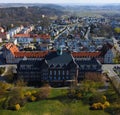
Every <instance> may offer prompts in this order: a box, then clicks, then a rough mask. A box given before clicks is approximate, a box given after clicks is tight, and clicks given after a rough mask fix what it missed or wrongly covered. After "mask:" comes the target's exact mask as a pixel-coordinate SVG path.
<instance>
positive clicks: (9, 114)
mask: <svg viewBox="0 0 120 115" xmlns="http://www.w3.org/2000/svg"><path fill="white" fill-rule="evenodd" d="M103 88H104V84H103V83H102V82H93V81H86V80H85V81H82V82H81V83H80V85H79V86H74V85H71V87H70V88H51V87H50V86H49V85H47V84H46V85H44V86H43V87H41V88H34V87H27V86H26V84H25V83H24V82H23V81H17V82H16V84H9V83H3V82H0V109H1V110H0V114H1V115H16V114H17V115H23V114H24V115H79V114H81V115H109V114H112V115H119V114H120V99H119V95H118V94H117V93H116V91H115V90H114V88H113V87H112V85H111V84H110V85H109V87H108V89H107V90H103V91H102V90H101V89H103Z"/></svg>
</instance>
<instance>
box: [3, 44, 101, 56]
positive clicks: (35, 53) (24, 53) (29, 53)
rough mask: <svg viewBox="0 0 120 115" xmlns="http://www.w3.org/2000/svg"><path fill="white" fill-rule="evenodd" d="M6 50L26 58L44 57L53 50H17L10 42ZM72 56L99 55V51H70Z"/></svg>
mask: <svg viewBox="0 0 120 115" xmlns="http://www.w3.org/2000/svg"><path fill="white" fill-rule="evenodd" d="M5 46H6V48H7V49H8V50H10V52H11V53H12V54H13V55H14V56H15V57H21V58H23V57H27V58H39V57H41V58H43V57H45V56H46V55H47V54H48V52H52V51H54V50H50V51H19V49H18V47H17V46H16V45H14V44H12V43H8V44H6V45H5ZM71 54H72V55H73V57H74V58H79V57H99V56H100V54H101V52H100V51H97V52H72V53H71Z"/></svg>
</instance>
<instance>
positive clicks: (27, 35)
mask: <svg viewBox="0 0 120 115" xmlns="http://www.w3.org/2000/svg"><path fill="white" fill-rule="evenodd" d="M14 37H15V38H22V37H25V38H30V34H16V35H14Z"/></svg>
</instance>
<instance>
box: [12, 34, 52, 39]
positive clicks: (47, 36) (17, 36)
mask: <svg viewBox="0 0 120 115" xmlns="http://www.w3.org/2000/svg"><path fill="white" fill-rule="evenodd" d="M14 37H15V38H41V39H50V38H51V37H50V35H49V34H39V35H38V34H16V35H14Z"/></svg>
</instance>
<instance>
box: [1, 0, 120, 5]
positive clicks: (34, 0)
mask: <svg viewBox="0 0 120 115" xmlns="http://www.w3.org/2000/svg"><path fill="white" fill-rule="evenodd" d="M0 3H82V4H85V3H87V4H89V3H91V4H92V3H101V4H104V3H120V0H0Z"/></svg>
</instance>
